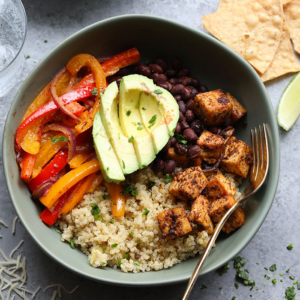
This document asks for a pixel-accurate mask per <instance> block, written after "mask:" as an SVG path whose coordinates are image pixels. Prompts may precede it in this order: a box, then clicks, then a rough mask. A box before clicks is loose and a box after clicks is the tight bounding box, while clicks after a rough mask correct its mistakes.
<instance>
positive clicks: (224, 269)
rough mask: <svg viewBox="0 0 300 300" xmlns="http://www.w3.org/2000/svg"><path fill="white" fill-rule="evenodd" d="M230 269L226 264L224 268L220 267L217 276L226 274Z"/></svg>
mask: <svg viewBox="0 0 300 300" xmlns="http://www.w3.org/2000/svg"><path fill="white" fill-rule="evenodd" d="M229 269H230V266H229V264H226V265H225V266H223V267H221V268H220V269H219V270H218V274H219V275H220V276H222V275H223V274H225V273H227V271H228V270H229Z"/></svg>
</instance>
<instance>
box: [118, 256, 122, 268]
mask: <svg viewBox="0 0 300 300" xmlns="http://www.w3.org/2000/svg"><path fill="white" fill-rule="evenodd" d="M117 261H118V264H119V266H121V264H122V262H121V260H120V258H119V257H117Z"/></svg>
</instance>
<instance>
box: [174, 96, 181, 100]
mask: <svg viewBox="0 0 300 300" xmlns="http://www.w3.org/2000/svg"><path fill="white" fill-rule="evenodd" d="M174 98H175V100H176V101H177V102H178V101H182V97H181V95H176V96H174Z"/></svg>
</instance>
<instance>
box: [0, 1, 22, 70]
mask: <svg viewBox="0 0 300 300" xmlns="http://www.w3.org/2000/svg"><path fill="white" fill-rule="evenodd" d="M17 2H19V3H20V6H21V10H22V13H23V16H24V21H25V27H24V29H25V30H24V37H23V41H22V44H21V46H20V48H19V50H18V52H17V54H16V55H15V57H14V58H13V60H12V61H11V62H10V63H9V64H8V65H7V66H6V67H5V68H4V69H3V70H1V71H0V73H1V72H3V71H5V70H6V69H7V68H8V67H10V66H11V65H12V64H13V62H14V61H15V60H16V59H17V57H18V56H19V54H20V52H21V51H22V49H23V46H24V44H25V40H26V36H27V15H26V11H25V8H24V5H23V3H22V1H21V0H17Z"/></svg>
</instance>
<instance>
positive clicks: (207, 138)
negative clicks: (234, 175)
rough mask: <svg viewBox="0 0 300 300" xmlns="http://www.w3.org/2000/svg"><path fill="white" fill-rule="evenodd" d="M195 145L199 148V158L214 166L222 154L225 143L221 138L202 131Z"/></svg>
mask: <svg viewBox="0 0 300 300" xmlns="http://www.w3.org/2000/svg"><path fill="white" fill-rule="evenodd" d="M197 144H198V146H199V147H200V157H201V158H202V159H203V160H205V161H206V162H208V163H209V164H214V163H215V162H216V161H217V160H218V159H219V158H220V156H221V154H222V150H223V147H224V146H225V141H224V139H223V138H222V137H221V136H219V135H216V134H213V133H211V132H209V131H207V130H204V131H203V132H202V134H201V136H200V137H199V139H198V140H197Z"/></svg>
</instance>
